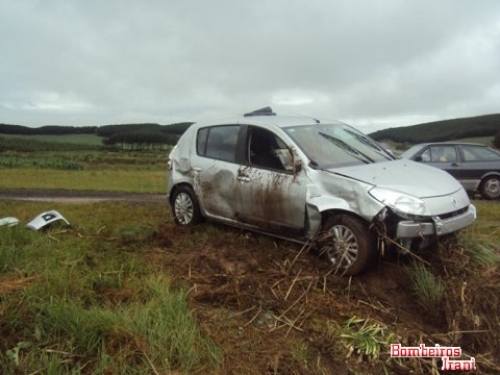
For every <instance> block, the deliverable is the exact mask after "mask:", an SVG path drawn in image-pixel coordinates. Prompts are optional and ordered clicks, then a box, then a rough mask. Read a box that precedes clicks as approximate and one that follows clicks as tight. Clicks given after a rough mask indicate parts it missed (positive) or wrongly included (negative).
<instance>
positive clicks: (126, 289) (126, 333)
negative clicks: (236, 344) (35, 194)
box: [0, 202, 221, 374]
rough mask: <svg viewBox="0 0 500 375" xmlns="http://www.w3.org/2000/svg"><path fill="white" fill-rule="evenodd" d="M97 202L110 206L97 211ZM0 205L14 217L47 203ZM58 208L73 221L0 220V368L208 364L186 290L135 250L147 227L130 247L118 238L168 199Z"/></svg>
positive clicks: (158, 213)
mask: <svg viewBox="0 0 500 375" xmlns="http://www.w3.org/2000/svg"><path fill="white" fill-rule="evenodd" d="M1 203H2V202H0V204H1ZM105 206H107V211H108V212H110V213H108V215H99V217H97V216H96V215H95V212H96V211H98V210H101V211H102V210H106V207H105ZM1 208H2V210H1V211H3V212H9V213H12V215H14V216H17V217H19V218H20V219H21V221H22V222H27V220H28V219H26V218H27V217H32V216H34V215H35V214H37V213H39V212H41V211H43V210H46V209H47V207H46V206H45V205H43V204H33V203H25V204H19V203H16V204H13V203H12V204H11V203H8V204H3V205H2V207H1ZM131 208H133V211H134V212H135V215H133V216H134V217H133V218H132V217H131V215H130V212H131ZM56 209H57V207H56ZM59 211H60V212H61V213H63V214H64V216H65V217H66V218H67V219H68V220H70V222H72V223H73V225H74V227H73V228H66V227H60V226H59V227H57V228H52V229H50V230H48V231H39V232H33V231H30V230H28V229H27V228H25V227H24V226H21V225H20V226H17V227H12V228H5V227H3V228H0V230H1V236H0V303H1V305H0V312H1V313H0V327H1V335H2V340H1V342H0V352H1V353H2V356H0V373H2V374H18V373H26V374H28V373H37V372H40V373H47V374H62V373H65V374H101V373H106V374H144V373H171V372H178V373H186V374H192V373H210V372H214V371H216V369H217V367H218V363H219V362H220V361H221V359H220V352H219V350H218V349H217V348H216V347H215V346H214V345H213V344H212V343H211V341H210V340H209V339H207V338H205V337H204V336H203V334H202V333H201V330H200V328H199V327H198V325H197V322H196V320H195V318H194V317H193V315H192V314H191V311H190V309H189V307H188V304H187V301H186V297H187V296H186V293H187V292H186V291H184V290H182V289H180V288H177V287H175V286H174V285H173V284H172V282H171V280H170V279H169V278H168V277H167V276H166V275H165V273H164V272H161V270H159V269H156V268H154V267H153V266H152V265H151V264H148V263H146V262H145V261H143V260H142V258H141V257H140V256H137V255H138V254H137V252H141V251H146V250H147V251H151V247H153V246H154V244H153V243H152V240H151V239H152V237H153V236H152V235H148V236H143V237H138V239H137V241H136V243H135V246H134V247H133V248H131V250H130V247H129V246H128V245H127V241H129V239H128V238H122V237H123V236H122V234H121V233H122V232H124V231H125V232H129V231H131V230H132V229H131V228H132V227H134V226H138V227H141V228H150V232H149V233H151V232H154V230H155V228H156V227H157V225H158V223H159V222H160V221H161V220H164V219H165V215H166V214H167V211H166V206H165V207H164V206H158V205H157V206H152V205H149V206H146V205H144V206H136V207H132V206H129V205H119V204H113V205H111V204H109V205H106V204H99V207H97V205H80V206H64V207H61V208H60V209H59ZM78 222H80V223H85V224H84V225H79V224H78ZM96 228H98V229H96ZM151 228H153V229H151ZM141 245H142V246H141Z"/></svg>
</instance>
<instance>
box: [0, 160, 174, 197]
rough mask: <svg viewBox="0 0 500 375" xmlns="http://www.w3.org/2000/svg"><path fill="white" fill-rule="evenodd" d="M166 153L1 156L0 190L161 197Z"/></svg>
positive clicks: (163, 185) (165, 177) (164, 184)
mask: <svg viewBox="0 0 500 375" xmlns="http://www.w3.org/2000/svg"><path fill="white" fill-rule="evenodd" d="M167 156H168V152H167V151H161V152H160V151H156V152H111V151H80V152H30V153H22V152H4V153H2V154H0V189H70V190H95V191H118V192H137V193H164V192H165V191H166V179H167V166H166V160H167Z"/></svg>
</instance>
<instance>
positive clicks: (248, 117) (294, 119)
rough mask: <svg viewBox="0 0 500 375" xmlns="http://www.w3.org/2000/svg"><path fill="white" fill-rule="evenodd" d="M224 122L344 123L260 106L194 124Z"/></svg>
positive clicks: (280, 124)
mask: <svg viewBox="0 0 500 375" xmlns="http://www.w3.org/2000/svg"><path fill="white" fill-rule="evenodd" d="M225 124H241V125H260V126H263V127H267V126H269V127H273V126H275V127H278V128H287V127H291V126H307V125H315V124H334V125H346V124H344V123H343V122H341V121H337V120H327V119H319V118H313V117H308V116H288V115H276V113H274V112H273V111H272V109H271V108H270V107H265V108H261V109H258V110H256V111H253V112H249V113H246V114H245V115H242V116H235V117H228V118H223V119H218V120H208V121H207V120H205V121H199V122H196V125H197V126H200V127H201V126H213V125H225Z"/></svg>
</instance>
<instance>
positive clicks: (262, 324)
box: [142, 224, 494, 374]
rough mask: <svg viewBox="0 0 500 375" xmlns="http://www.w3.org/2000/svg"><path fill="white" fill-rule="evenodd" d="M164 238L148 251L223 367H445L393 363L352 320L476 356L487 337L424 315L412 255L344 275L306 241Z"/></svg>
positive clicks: (169, 232)
mask: <svg viewBox="0 0 500 375" xmlns="http://www.w3.org/2000/svg"><path fill="white" fill-rule="evenodd" d="M207 226H208V227H209V229H207ZM214 228H215V230H214ZM207 230H209V231H210V234H209V235H207V233H206V231H207ZM156 243H157V246H158V251H155V252H151V253H147V254H142V256H145V257H146V258H147V260H148V261H150V262H154V263H155V264H157V265H158V266H160V267H162V268H164V270H165V272H168V273H169V274H171V275H172V276H173V278H174V280H176V282H177V283H179V285H180V286H182V287H183V288H185V289H188V290H189V301H190V303H191V306H192V310H193V311H194V313H195V315H196V316H197V318H198V320H199V322H200V325H201V326H202V327H203V330H204V331H205V333H206V334H207V335H208V336H209V337H210V338H211V339H212V340H213V341H214V342H215V343H216V344H217V345H218V346H219V347H221V348H222V349H223V351H224V353H225V362H224V365H223V370H222V372H221V373H223V374H241V373H245V374H323V373H335V374H351V373H360V374H372V373H373V374H378V373H384V369H386V370H387V371H388V373H392V374H406V373H408V372H409V371H411V372H412V373H414V374H426V373H431V372H432V371H434V373H436V374H437V373H438V372H437V369H438V368H439V364H438V363H437V361H432V360H430V359H421V360H418V361H415V360H407V361H404V360H403V361H400V362H399V363H398V362H395V361H390V359H389V354H388V353H389V349H390V348H389V345H388V344H386V345H381V347H382V352H381V353H380V355H379V356H378V358H373V357H370V356H369V355H364V354H363V353H357V352H356V350H354V349H353V348H351V349H349V348H348V347H346V346H345V341H344V340H343V338H342V337H341V334H340V333H339V332H340V330H339V327H341V325H342V324H343V322H345V321H346V320H347V319H350V318H353V317H361V318H363V319H364V320H365V321H367V322H368V323H369V324H378V325H380V327H384V329H387V330H388V331H391V332H393V333H394V334H395V336H394V338H393V340H394V343H401V344H402V345H404V346H405V345H406V346H418V345H419V344H420V343H425V344H426V345H428V346H432V345H434V344H440V345H454V346H460V345H464V348H465V350H467V351H468V352H469V353H470V352H471V350H472V349H473V348H474V345H478V343H479V344H480V341H478V340H473V343H472V342H471V343H470V345H468V344H467V343H466V342H465V341H460V340H458V341H453V340H452V339H450V337H451V336H450V335H448V332H449V331H450V325H449V322H448V321H447V319H446V318H444V319H442V320H440V319H436V318H435V317H432V316H428V315H427V314H426V312H425V311H424V310H423V309H422V307H421V306H420V305H419V304H418V303H417V301H416V299H415V296H414V294H413V291H412V289H411V287H410V285H409V279H408V275H407V274H406V273H405V272H404V268H403V266H404V265H405V264H406V263H408V262H409V259H408V258H400V259H392V260H384V261H379V263H378V264H377V265H376V266H375V267H374V268H373V269H372V270H371V271H370V272H369V273H368V274H366V275H364V276H361V277H356V278H344V277H337V276H333V275H331V270H330V268H329V267H328V266H327V264H326V263H324V262H323V261H322V260H320V259H318V257H317V256H316V254H314V253H312V252H307V251H302V250H303V248H302V246H301V245H297V244H294V243H289V242H286V241H279V240H273V239H270V238H269V237H266V236H261V235H257V234H252V233H249V232H245V231H240V230H237V229H228V228H227V227H224V226H217V225H216V226H213V225H211V224H206V225H204V226H202V227H198V228H194V229H185V228H178V227H175V226H174V225H171V224H166V225H164V226H162V227H161V228H159V230H158V235H157V238H156ZM449 300H450V296H447V301H449ZM443 306H444V304H443ZM444 308H446V306H445V307H444ZM443 311H447V310H443ZM491 313H494V311H492V312H491ZM483 344H484V343H483ZM486 347H487V346H483V347H482V348H483V349H484V348H486ZM476 349H478V348H477V347H476ZM353 350H354V351H353ZM481 350H482V349H481ZM482 366H483V368H484V364H483V365H482ZM477 373H481V372H477ZM484 373H488V372H487V370H486V369H485V372H484Z"/></svg>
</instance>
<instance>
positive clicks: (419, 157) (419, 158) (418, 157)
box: [413, 155, 423, 161]
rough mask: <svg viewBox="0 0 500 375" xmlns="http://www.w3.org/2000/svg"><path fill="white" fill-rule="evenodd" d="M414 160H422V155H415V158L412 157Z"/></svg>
mask: <svg viewBox="0 0 500 375" xmlns="http://www.w3.org/2000/svg"><path fill="white" fill-rule="evenodd" d="M413 160H415V161H422V160H423V159H422V155H418V156H415V159H413Z"/></svg>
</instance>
